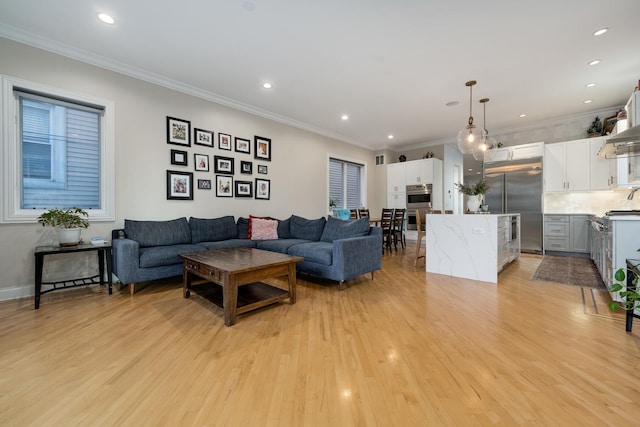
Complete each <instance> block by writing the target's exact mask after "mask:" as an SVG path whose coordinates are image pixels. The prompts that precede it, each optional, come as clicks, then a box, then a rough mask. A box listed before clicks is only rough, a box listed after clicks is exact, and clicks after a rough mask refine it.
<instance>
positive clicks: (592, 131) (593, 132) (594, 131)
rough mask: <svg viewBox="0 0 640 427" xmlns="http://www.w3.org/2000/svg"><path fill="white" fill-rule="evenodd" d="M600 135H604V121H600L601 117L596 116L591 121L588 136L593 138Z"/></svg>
mask: <svg viewBox="0 0 640 427" xmlns="http://www.w3.org/2000/svg"><path fill="white" fill-rule="evenodd" d="M600 135H602V122H601V121H600V117H598V116H596V118H595V119H593V121H592V122H591V126H589V128H588V129H587V136H588V137H589V138H592V137H594V136H600Z"/></svg>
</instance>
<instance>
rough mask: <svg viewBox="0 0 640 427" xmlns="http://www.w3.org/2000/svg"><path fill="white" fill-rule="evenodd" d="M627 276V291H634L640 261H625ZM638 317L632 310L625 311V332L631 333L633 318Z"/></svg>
mask: <svg viewBox="0 0 640 427" xmlns="http://www.w3.org/2000/svg"><path fill="white" fill-rule="evenodd" d="M626 264H627V274H626V281H627V283H626V285H627V290H628V291H635V290H636V285H635V284H634V281H635V280H636V272H637V271H638V269H639V268H640V260H637V259H627V260H626ZM634 317H640V316H638V315H637V314H635V313H634V310H627V316H626V322H625V329H626V331H627V332H631V328H632V327H633V318H634Z"/></svg>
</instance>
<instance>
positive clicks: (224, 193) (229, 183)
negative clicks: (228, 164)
mask: <svg viewBox="0 0 640 427" xmlns="http://www.w3.org/2000/svg"><path fill="white" fill-rule="evenodd" d="M216 197H233V177H232V176H228V175H216Z"/></svg>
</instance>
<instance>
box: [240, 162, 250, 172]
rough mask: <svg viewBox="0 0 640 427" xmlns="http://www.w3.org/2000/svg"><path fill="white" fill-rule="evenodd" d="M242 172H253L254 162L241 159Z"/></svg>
mask: <svg viewBox="0 0 640 427" xmlns="http://www.w3.org/2000/svg"><path fill="white" fill-rule="evenodd" d="M240 173H244V174H247V175H251V174H252V173H253V163H252V162H245V161H244V160H240Z"/></svg>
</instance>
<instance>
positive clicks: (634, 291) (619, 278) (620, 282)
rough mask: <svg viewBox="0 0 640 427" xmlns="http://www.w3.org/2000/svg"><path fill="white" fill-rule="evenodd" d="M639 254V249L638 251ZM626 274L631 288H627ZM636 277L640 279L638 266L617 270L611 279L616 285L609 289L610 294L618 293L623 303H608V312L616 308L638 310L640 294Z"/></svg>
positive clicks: (639, 265)
mask: <svg viewBox="0 0 640 427" xmlns="http://www.w3.org/2000/svg"><path fill="white" fill-rule="evenodd" d="M638 252H640V249H638ZM627 272H628V273H629V275H630V276H631V288H629V286H627ZM638 277H640V264H636V265H634V266H632V267H630V268H629V269H628V270H626V271H625V269H624V268H619V269H618V271H616V273H615V274H614V276H613V278H614V279H615V281H616V283H614V284H613V285H611V286H610V287H609V290H610V291H611V292H619V295H620V297H622V299H624V301H623V302H617V301H610V302H609V310H611V311H616V310H617V309H618V308H621V309H623V310H635V309H637V308H640V294H639V293H638Z"/></svg>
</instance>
